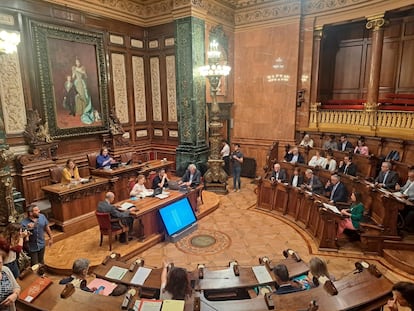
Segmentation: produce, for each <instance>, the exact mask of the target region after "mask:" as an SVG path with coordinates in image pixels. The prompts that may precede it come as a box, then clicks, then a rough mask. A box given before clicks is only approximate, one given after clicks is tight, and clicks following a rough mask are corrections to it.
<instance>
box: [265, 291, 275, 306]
mask: <svg viewBox="0 0 414 311" xmlns="http://www.w3.org/2000/svg"><path fill="white" fill-rule="evenodd" d="M273 294H274V293H266V294H265V296H264V299H265V302H266V306H267V309H268V310H274V309H275V303H274V301H273V298H272V296H273Z"/></svg>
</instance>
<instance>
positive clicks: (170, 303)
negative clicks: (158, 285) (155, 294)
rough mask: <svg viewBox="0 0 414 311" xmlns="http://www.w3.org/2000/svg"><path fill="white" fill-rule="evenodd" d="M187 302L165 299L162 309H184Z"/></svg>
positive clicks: (174, 310)
mask: <svg viewBox="0 0 414 311" xmlns="http://www.w3.org/2000/svg"><path fill="white" fill-rule="evenodd" d="M184 305H185V302H184V300H168V299H166V300H164V301H163V302H162V308H161V311H183V310H184Z"/></svg>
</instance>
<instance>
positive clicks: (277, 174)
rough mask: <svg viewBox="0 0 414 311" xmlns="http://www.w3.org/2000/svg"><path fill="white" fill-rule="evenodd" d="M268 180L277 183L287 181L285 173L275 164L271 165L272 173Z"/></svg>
mask: <svg viewBox="0 0 414 311" xmlns="http://www.w3.org/2000/svg"><path fill="white" fill-rule="evenodd" d="M270 180H271V181H277V182H286V181H287V177H286V171H285V170H284V169H282V168H280V164H279V163H275V165H273V172H272V175H271V176H270Z"/></svg>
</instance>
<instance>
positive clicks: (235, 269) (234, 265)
mask: <svg viewBox="0 0 414 311" xmlns="http://www.w3.org/2000/svg"><path fill="white" fill-rule="evenodd" d="M229 267H232V268H233V272H234V275H235V276H240V270H239V264H238V262H237V261H236V260H234V261H230V262H229Z"/></svg>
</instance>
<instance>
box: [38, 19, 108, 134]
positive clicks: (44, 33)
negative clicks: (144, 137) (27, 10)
mask: <svg viewBox="0 0 414 311" xmlns="http://www.w3.org/2000/svg"><path fill="white" fill-rule="evenodd" d="M31 30H32V34H33V44H34V50H35V53H36V66H37V74H38V78H39V80H38V81H39V86H40V88H39V92H40V96H41V103H42V108H43V112H44V118H45V121H46V122H47V124H48V127H49V133H50V136H51V137H52V138H54V139H56V138H65V137H73V136H83V135H92V134H98V133H103V132H106V131H108V129H109V125H108V124H109V120H108V82H107V76H106V62H105V52H104V43H103V42H104V40H103V34H101V33H94V32H87V31H82V30H78V29H74V28H69V27H62V26H56V25H50V24H45V23H39V22H34V21H33V22H31Z"/></svg>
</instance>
